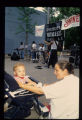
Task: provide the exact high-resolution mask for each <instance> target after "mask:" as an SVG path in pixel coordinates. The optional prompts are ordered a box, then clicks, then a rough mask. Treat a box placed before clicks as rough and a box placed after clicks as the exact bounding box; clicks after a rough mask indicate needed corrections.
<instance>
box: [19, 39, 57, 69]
mask: <svg viewBox="0 0 82 120" xmlns="http://www.w3.org/2000/svg"><path fill="white" fill-rule="evenodd" d="M57 46H58V41H56V40H55V39H51V41H50V42H48V41H44V44H43V43H39V44H37V43H36V42H35V41H33V42H32V44H28V45H27V47H26V48H25V47H24V43H23V42H21V43H20V47H19V51H20V58H21V59H24V51H25V49H27V51H28V56H29V58H30V60H32V61H33V62H35V61H38V62H42V63H44V64H47V66H48V68H49V67H50V65H51V66H52V67H54V65H55V63H56V62H57V61H58V57H57Z"/></svg>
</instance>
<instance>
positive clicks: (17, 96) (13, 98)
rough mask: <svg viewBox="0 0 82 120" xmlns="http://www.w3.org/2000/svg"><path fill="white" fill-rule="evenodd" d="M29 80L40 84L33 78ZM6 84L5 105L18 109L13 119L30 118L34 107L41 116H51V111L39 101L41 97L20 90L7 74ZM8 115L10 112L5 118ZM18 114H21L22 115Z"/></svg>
mask: <svg viewBox="0 0 82 120" xmlns="http://www.w3.org/2000/svg"><path fill="white" fill-rule="evenodd" d="M29 78H30V79H31V80H33V81H35V82H36V83H38V81H37V80H35V79H33V78H32V77H29ZM4 83H5V96H6V100H5V103H7V104H8V106H11V105H14V106H15V107H16V109H15V111H14V112H13V114H12V115H11V119H15V118H19V119H20V118H24V117H26V116H29V115H30V114H31V108H32V107H33V106H34V108H35V110H36V112H37V113H38V114H39V115H42V116H43V117H45V116H47V115H48V114H49V110H48V109H47V108H45V106H44V105H43V104H41V103H40V102H39V101H38V96H39V95H37V94H35V93H33V92H30V91H28V90H25V89H22V88H20V87H19V86H18V84H17V82H16V81H15V80H14V78H13V77H12V76H10V75H9V74H8V73H6V72H5V77H4ZM42 108H45V110H46V111H44V110H43V109H42ZM20 111H21V112H20ZM7 113H8V112H5V116H6V115H7ZM18 113H20V115H19V114H18ZM24 113H26V114H24Z"/></svg>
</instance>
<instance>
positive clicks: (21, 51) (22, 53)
mask: <svg viewBox="0 0 82 120" xmlns="http://www.w3.org/2000/svg"><path fill="white" fill-rule="evenodd" d="M19 50H20V58H21V59H24V43H23V42H21V43H20V47H19Z"/></svg>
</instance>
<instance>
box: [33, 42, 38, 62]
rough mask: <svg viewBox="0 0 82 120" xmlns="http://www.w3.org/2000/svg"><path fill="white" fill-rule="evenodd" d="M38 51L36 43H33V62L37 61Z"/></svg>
mask: <svg viewBox="0 0 82 120" xmlns="http://www.w3.org/2000/svg"><path fill="white" fill-rule="evenodd" d="M36 49H37V45H36V42H35V41H33V42H32V60H33V61H34V60H35V59H36Z"/></svg>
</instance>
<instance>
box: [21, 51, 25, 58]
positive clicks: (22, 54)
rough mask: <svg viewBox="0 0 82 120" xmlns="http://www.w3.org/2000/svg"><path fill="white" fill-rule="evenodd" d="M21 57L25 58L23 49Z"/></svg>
mask: <svg viewBox="0 0 82 120" xmlns="http://www.w3.org/2000/svg"><path fill="white" fill-rule="evenodd" d="M21 59H24V50H21Z"/></svg>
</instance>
